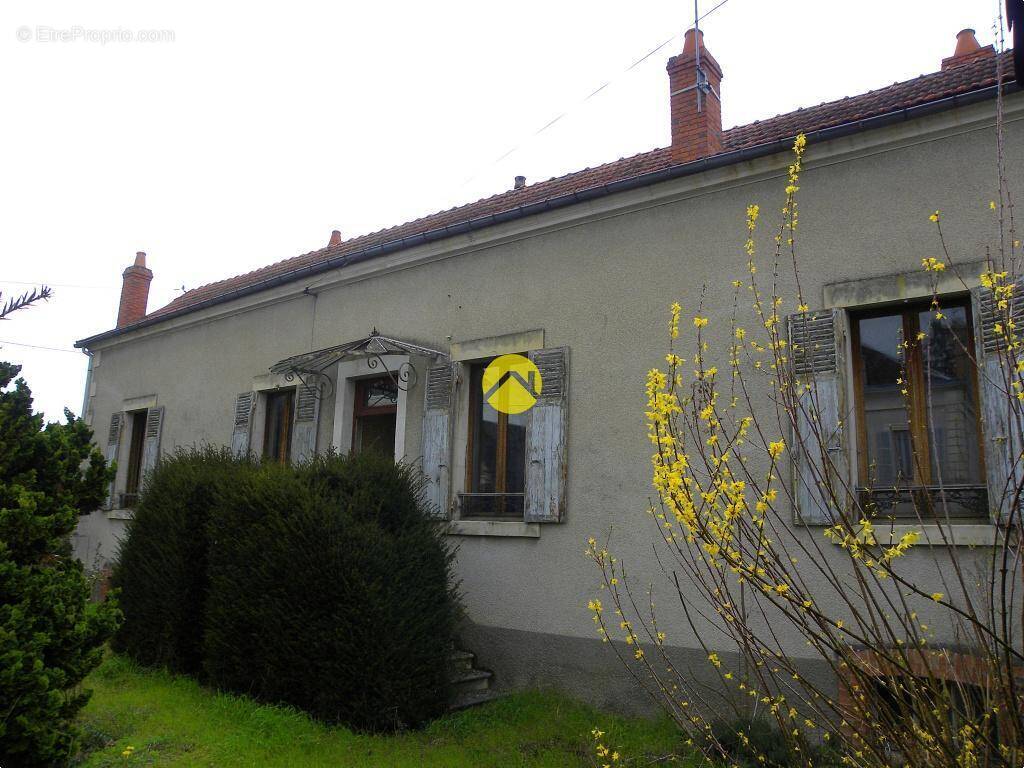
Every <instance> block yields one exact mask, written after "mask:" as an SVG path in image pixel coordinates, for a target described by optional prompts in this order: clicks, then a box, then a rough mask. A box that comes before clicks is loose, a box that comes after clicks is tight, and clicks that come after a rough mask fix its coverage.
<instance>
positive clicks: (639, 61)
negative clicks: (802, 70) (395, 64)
mask: <svg viewBox="0 0 1024 768" xmlns="http://www.w3.org/2000/svg"><path fill="white" fill-rule="evenodd" d="M728 2H729V0H721V2H719V3H718V4H717V5H715V6H714V7H713V8H711V10H709V11H706V12H705V13H704V14H703V15H701V16H699V17H698V18H697V22H698V23H699V22H701V21H703V20H704V19H706V18H707V17H708V16H710V15H711V14H712V13H714V12H715V11H717V10H718V9H719V8H721V7H722V6H723V5H725V4H726V3H728ZM675 39H676V36H675V35H672V36H671V37H670V38H668V39H667V40H665V41H663V42H661V43H659V44H658V45H656V46H655V47H654V48H652V49H651V50H649V51H648V52H647V53H645V54H644V55H643V56H641V57H640V58H639V59H637V60H636V61H634V62H633V63H632V64H630V65H629V66H628V67H626V68H625V69H624V70H622V71H621V72H620V73H618V74H617V75H615V77H613V78H611V79H610V80H607V81H605V82H604V83H602V84H601V85H599V86H598V87H597V88H595V89H594V90H592V91H591V92H590V93H588V94H587V95H586V96H584V97H583V98H582V99H580V101H578V102H577V103H576V104H573V105H572V106H571V107H569V108H568V109H566V110H565V111H564V112H561V113H560V114H558V115H556V116H555V117H553V118H552V119H550V120H548V121H547V122H546V123H544V125H542V126H541V127H540V128H538V129H537V130H536V131H534V132H533V133H532V134H530V135H529V136H528V137H526V139H524V140H523V141H520V142H519V143H518V144H516V145H515V146H514V147H512V148H511V149H509V150H508V151H507V152H505V153H504V154H502V155H501V156H500V157H498V158H496V159H495V160H494V161H493V162H491V163H490V164H488V165H487V166H486V167H485V168H483V169H481V170H479V171H476V172H475V173H474V174H473V175H472V176H470V177H469V178H468V179H466V180H465V181H464V182H462V186H463V187H464V186H466V185H467V184H469V183H470V182H471V181H475V180H476V179H477V178H479V177H480V175H481V174H482V173H483V172H484V171H489V170H490V169H491V168H493V167H494V166H495V165H497V164H498V163H500V162H501V161H502V160H504V159H505V158H506V157H508V156H509V155H512V154H515V153H516V152H518V151H519V150H520V149H521V148H522V146H523V145H524V144H525V143H527V142H528V141H530V140H531V139H534V138H536V137H537V136H540V135H541V134H542V133H544V131H546V130H547V129H548V128H550V127H551V126H553V125H554V124H555V123H557V122H558V121H559V120H561V119H562V118H563V117H565V116H566V115H568V114H569V113H570V112H572V111H573V110H574V109H577V108H578V107H580V106H582V105H583V104H586V103H587V102H588V101H590V100H591V99H592V98H594V97H595V96H597V94H599V93H601V92H602V91H603V90H604V89H605V88H607V87H608V86H609V85H611V84H612V83H614V82H615V81H616V80H617V79H618V78H620V77H622V76H623V75H625V74H627V73H629V72H631V71H632V70H634V69H635V68H636V67H638V66H640V65H641V64H643V63H644V62H645V61H647V59H649V58H651V56H653V55H654V54H656V53H657V52H658V51H660V50H661V49H662V48H664V47H665V46H666V45H668V44H669V43H671V42H672V41H673V40H675Z"/></svg>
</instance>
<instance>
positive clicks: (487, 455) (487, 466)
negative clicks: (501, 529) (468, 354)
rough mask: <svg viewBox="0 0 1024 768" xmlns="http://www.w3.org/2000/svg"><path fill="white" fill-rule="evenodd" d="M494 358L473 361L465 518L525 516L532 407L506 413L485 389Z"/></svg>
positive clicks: (462, 501) (463, 504)
mask: <svg viewBox="0 0 1024 768" xmlns="http://www.w3.org/2000/svg"><path fill="white" fill-rule="evenodd" d="M489 362H490V361H489V360H488V361H485V362H483V363H479V364H473V365H470V366H469V431H468V440H467V445H466V493H463V494H462V495H461V499H460V501H461V505H460V507H461V513H462V517H464V518H485V519H511V520H522V519H523V512H524V502H525V491H526V421H527V414H526V413H518V414H513V415H510V414H506V413H501V412H499V411H497V410H495V409H494V408H492V407H491V406H490V404H489V403H487V401H486V400H485V399H484V395H483V372H484V368H486V367H487V364H488V363H489Z"/></svg>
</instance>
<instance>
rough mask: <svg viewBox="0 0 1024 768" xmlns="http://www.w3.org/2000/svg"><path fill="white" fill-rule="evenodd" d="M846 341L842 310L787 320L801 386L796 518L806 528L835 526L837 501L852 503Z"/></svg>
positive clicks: (795, 467) (795, 469)
mask: <svg viewBox="0 0 1024 768" xmlns="http://www.w3.org/2000/svg"><path fill="white" fill-rule="evenodd" d="M846 339H847V330H846V311H845V310H843V309H831V310H828V309H826V310H821V311H818V312H807V313H800V314H796V315H790V316H789V344H790V355H791V360H792V363H793V372H794V373H795V374H796V385H797V386H798V387H799V393H798V396H797V409H796V413H795V414H794V421H795V429H794V434H793V442H792V446H791V450H792V465H793V497H794V500H795V502H796V505H795V506H796V508H795V510H794V516H795V519H796V521H797V522H800V523H804V524H807V525H829V524H831V523H833V522H834V521H835V520H836V519H837V515H838V511H839V510H837V509H836V502H837V501H838V502H839V503H844V502H845V500H846V499H847V498H848V495H847V494H848V491H849V483H850V476H849V475H850V455H849V445H848V441H847V438H846V431H847V430H846V429H845V426H846V424H847V423H848V406H847V394H846V393H847V387H846V362H845V358H846V349H847V340H846ZM830 486H831V489H832V490H831V491H830V490H829V487H830Z"/></svg>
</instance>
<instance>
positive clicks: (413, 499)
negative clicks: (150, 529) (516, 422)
mask: <svg viewBox="0 0 1024 768" xmlns="http://www.w3.org/2000/svg"><path fill="white" fill-rule="evenodd" d="M208 533H209V541H210V551H209V571H210V589H209V596H208V599H207V603H206V621H205V626H206V633H205V644H204V656H205V669H206V672H207V674H208V676H209V679H210V680H211V682H213V683H215V684H216V685H218V686H221V687H223V688H226V689H229V690H232V691H237V692H241V693H248V694H251V695H254V696H256V697H258V698H261V699H264V700H268V701H274V702H283V703H287V704H291V705H293V706H296V707H299V708H302V709H305V710H306V711H308V712H310V713H312V714H313V715H314V716H316V717H318V718H321V719H323V720H327V721H340V722H344V723H347V724H349V725H351V726H354V727H357V728H362V729H371V730H385V729H394V728H399V727H405V726H413V725H417V724H419V723H422V722H423V721H425V720H427V719H429V718H431V717H434V716H436V715H438V714H440V713H442V712H443V711H444V709H445V707H446V705H447V703H448V700H449V698H448V697H449V691H448V686H447V680H446V668H447V656H448V650H449V645H450V642H451V639H452V637H453V633H454V628H455V621H456V615H457V606H458V601H457V595H456V590H455V588H454V586H453V585H452V579H451V565H452V553H451V551H450V549H449V548H448V545H447V544H446V541H445V539H444V536H443V534H442V533H441V531H440V530H439V527H438V526H437V524H436V522H435V521H433V520H431V519H430V518H429V517H428V516H427V515H426V512H425V510H424V506H423V504H422V502H421V499H420V495H419V488H418V485H417V482H416V479H415V474H414V473H413V472H412V471H411V470H409V469H408V468H405V467H402V466H396V465H395V464H394V463H393V462H391V461H390V460H388V459H386V458H383V457H377V456H372V455H369V454H359V455H352V456H344V457H342V456H336V455H334V456H328V457H323V458H318V459H316V460H314V461H313V462H311V463H310V464H308V465H306V466H303V467H300V468H299V469H298V470H295V469H291V468H287V467H280V466H276V465H264V466H263V467H261V468H260V469H259V471H257V472H253V473H251V474H249V475H247V476H246V477H245V478H243V479H242V481H241V482H239V483H236V484H233V485H232V486H231V487H230V489H229V491H228V492H226V493H224V494H222V495H221V496H220V497H219V499H218V503H217V506H216V508H215V509H214V510H213V511H212V514H211V517H210V521H209V526H208Z"/></svg>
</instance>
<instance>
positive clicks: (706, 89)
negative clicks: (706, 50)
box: [683, 0, 725, 112]
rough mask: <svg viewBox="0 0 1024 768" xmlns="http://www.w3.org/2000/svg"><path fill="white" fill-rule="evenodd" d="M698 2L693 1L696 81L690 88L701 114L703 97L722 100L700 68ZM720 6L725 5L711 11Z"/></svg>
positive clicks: (696, 0)
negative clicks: (695, 95) (693, 92)
mask: <svg viewBox="0 0 1024 768" xmlns="http://www.w3.org/2000/svg"><path fill="white" fill-rule="evenodd" d="M699 2H700V0H693V45H694V48H695V50H696V52H697V54H696V56H697V61H696V70H697V81H696V82H695V83H694V84H693V85H692V86H691V88H692V89H693V90H695V91H697V112H703V111H704V97H705V96H707V95H708V94H711V95H713V96H714V97H715V98H716V99H718V100H719V101H721V100H722V99H721V97H720V96H719V95H718V93H717V92H716V91H715V89H714V88H713V87H712V85H711V83H710V82H708V76H707V73H706V72H705V71H704V69H703V67H701V65H700V49H701V39H700V20H701V15H700V8H699V7H698V3H699ZM721 5H725V3H719V4H718V5H716V6H715V7H714V8H712V9H711V10H712V11H714V10H717V9H718V7H719V6H721ZM709 13H711V11H708V13H706V14H704V15H705V16H707V15H708V14H709ZM689 90H690V88H684V89H683V92H686V91H689Z"/></svg>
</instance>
